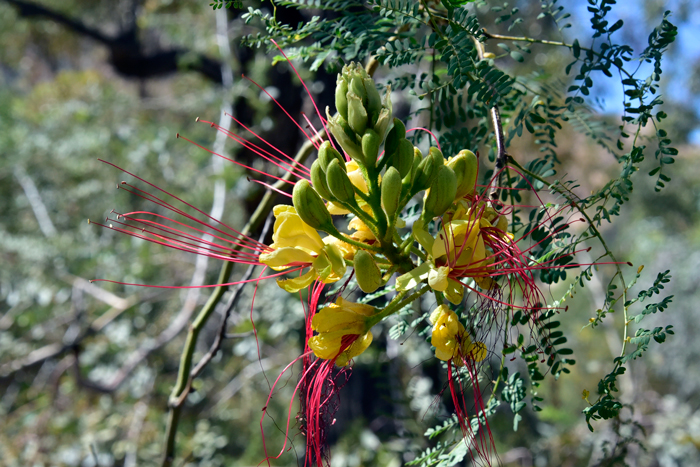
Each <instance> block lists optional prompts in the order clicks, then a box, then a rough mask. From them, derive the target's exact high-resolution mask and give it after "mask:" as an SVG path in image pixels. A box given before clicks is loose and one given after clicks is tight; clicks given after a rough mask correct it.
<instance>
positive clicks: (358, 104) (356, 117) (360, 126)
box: [347, 91, 367, 135]
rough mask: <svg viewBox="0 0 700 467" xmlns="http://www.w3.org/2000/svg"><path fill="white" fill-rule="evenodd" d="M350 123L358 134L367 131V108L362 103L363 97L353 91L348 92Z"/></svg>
mask: <svg viewBox="0 0 700 467" xmlns="http://www.w3.org/2000/svg"><path fill="white" fill-rule="evenodd" d="M347 96H348V124H349V125H350V128H352V131H354V132H355V133H357V134H358V135H362V134H364V133H365V129H366V128H367V110H365V107H364V105H362V99H361V98H360V97H359V96H358V95H357V94H355V93H354V92H352V91H349V92H348V94H347Z"/></svg>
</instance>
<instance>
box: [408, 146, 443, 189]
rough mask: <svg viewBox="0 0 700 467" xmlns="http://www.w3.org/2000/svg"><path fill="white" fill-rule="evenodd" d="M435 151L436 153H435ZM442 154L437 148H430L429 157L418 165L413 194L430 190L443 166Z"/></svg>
mask: <svg viewBox="0 0 700 467" xmlns="http://www.w3.org/2000/svg"><path fill="white" fill-rule="evenodd" d="M433 149H435V151H433ZM443 162H444V159H443V158H442V153H441V152H440V151H439V150H437V148H430V152H429V153H428V157H426V158H425V159H423V160H422V161H421V163H420V164H418V170H417V171H416V177H415V179H414V181H413V193H418V192H419V191H422V190H425V189H427V188H429V187H430V186H431V185H432V184H433V180H434V179H435V176H436V175H437V172H438V169H439V168H440V167H442V166H443Z"/></svg>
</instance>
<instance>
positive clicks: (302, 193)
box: [292, 180, 337, 233]
mask: <svg viewBox="0 0 700 467" xmlns="http://www.w3.org/2000/svg"><path fill="white" fill-rule="evenodd" d="M292 203H293V204H294V209H296V211H297V214H299V217H300V218H301V220H302V221H304V222H305V223H306V224H307V225H309V226H310V227H312V228H314V229H318V230H323V231H325V232H328V233H331V232H337V229H336V228H335V226H334V225H333V219H332V218H331V215H330V213H329V212H328V209H327V208H326V205H325V204H324V203H323V200H322V199H321V197H320V196H319V195H318V193H316V190H314V189H313V188H312V187H311V184H310V183H309V182H308V180H299V181H298V182H297V183H296V185H294V191H293V192H292Z"/></svg>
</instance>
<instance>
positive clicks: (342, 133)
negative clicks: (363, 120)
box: [326, 109, 364, 164]
mask: <svg viewBox="0 0 700 467" xmlns="http://www.w3.org/2000/svg"><path fill="white" fill-rule="evenodd" d="M326 116H327V117H328V129H329V130H330V132H331V133H332V134H333V136H335V139H336V140H338V143H339V144H340V146H341V147H342V148H343V150H344V151H345V152H346V153H347V154H348V156H350V157H352V158H353V159H355V160H356V161H357V163H358V164H364V157H363V156H362V149H361V148H360V146H359V145H358V143H357V142H356V141H357V136H356V135H355V133H354V132H353V131H352V130H351V129H350V127H349V126H348V123H347V122H346V121H345V119H343V117H341V116H340V115H335V116H333V117H331V115H330V113H329V112H328V109H326Z"/></svg>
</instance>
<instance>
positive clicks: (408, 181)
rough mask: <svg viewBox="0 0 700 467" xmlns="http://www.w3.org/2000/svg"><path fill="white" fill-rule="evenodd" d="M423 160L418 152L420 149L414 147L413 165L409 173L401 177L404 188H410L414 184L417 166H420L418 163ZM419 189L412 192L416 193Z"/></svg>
mask: <svg viewBox="0 0 700 467" xmlns="http://www.w3.org/2000/svg"><path fill="white" fill-rule="evenodd" d="M422 161H423V153H422V152H420V149H418V148H416V147H414V148H413V166H412V167H411V173H410V174H408V175H406V176H405V177H404V178H403V185H404V190H406V189H410V188H411V187H412V186H413V185H414V180H415V179H416V174H418V167H419V166H420V163H421V162H422ZM418 191H419V190H416V191H413V192H412V193H413V194H416V193H417V192H418Z"/></svg>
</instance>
